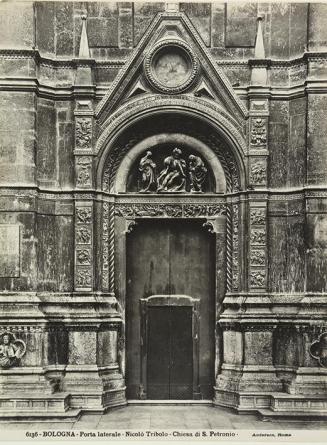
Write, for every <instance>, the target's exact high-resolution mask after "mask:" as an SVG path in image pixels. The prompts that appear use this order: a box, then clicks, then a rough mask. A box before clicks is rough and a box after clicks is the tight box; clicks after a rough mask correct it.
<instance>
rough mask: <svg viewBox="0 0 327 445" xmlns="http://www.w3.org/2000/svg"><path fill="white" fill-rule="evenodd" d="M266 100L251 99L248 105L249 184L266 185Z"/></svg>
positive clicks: (255, 185) (253, 185)
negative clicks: (249, 105)
mask: <svg viewBox="0 0 327 445" xmlns="http://www.w3.org/2000/svg"><path fill="white" fill-rule="evenodd" d="M267 156H268V101H267V100H265V99H256V100H255V99H253V100H252V101H251V107H250V137H249V185H250V186H251V187H253V188H256V187H266V186H267Z"/></svg>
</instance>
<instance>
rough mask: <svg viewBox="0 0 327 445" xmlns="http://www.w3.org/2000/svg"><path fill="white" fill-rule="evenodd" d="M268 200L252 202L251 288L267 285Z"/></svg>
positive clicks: (259, 288)
mask: <svg viewBox="0 0 327 445" xmlns="http://www.w3.org/2000/svg"><path fill="white" fill-rule="evenodd" d="M266 214H267V206H266V202H264V201H261V202H251V203H250V265H249V266H250V267H249V270H250V276H249V287H250V289H251V290H258V291H264V290H265V289H266V286H267V276H266V270H267V267H266V262H267V245H266V244H267V233H266Z"/></svg>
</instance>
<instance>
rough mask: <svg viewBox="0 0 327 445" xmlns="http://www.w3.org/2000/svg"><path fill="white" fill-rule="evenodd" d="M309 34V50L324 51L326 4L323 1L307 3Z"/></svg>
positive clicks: (326, 18)
mask: <svg viewBox="0 0 327 445" xmlns="http://www.w3.org/2000/svg"><path fill="white" fill-rule="evenodd" d="M308 7H309V27H308V31H309V36H308V47H309V50H310V51H321V50H323V51H325V50H326V45H327V28H326V20H327V5H326V4H324V3H310V4H309V6H308Z"/></svg>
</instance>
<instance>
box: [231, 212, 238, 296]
mask: <svg viewBox="0 0 327 445" xmlns="http://www.w3.org/2000/svg"><path fill="white" fill-rule="evenodd" d="M232 221H233V222H232V227H233V228H232V245H233V250H232V270H233V290H238V288H239V281H240V276H239V207H238V204H233V207H232Z"/></svg>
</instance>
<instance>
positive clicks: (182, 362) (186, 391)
mask: <svg viewBox="0 0 327 445" xmlns="http://www.w3.org/2000/svg"><path fill="white" fill-rule="evenodd" d="M169 386H170V399H192V397H193V338H192V307H183V306H182V307H178V306H175V307H174V306H171V307H170V382H169Z"/></svg>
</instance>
